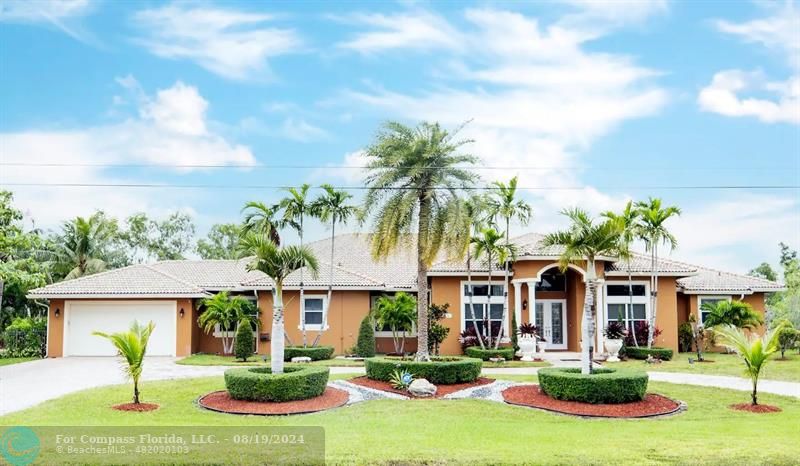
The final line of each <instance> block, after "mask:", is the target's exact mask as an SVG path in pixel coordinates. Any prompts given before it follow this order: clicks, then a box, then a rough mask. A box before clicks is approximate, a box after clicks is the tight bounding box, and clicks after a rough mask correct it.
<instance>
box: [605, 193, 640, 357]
mask: <svg viewBox="0 0 800 466" xmlns="http://www.w3.org/2000/svg"><path fill="white" fill-rule="evenodd" d="M603 217H605V218H607V219H609V220H611V221H615V222H620V223H622V233H621V234H620V248H622V249H625V250H626V251H628V254H626V257H627V259H625V268H626V269H628V307H627V308H626V309H625V321H626V322H631V313H632V312H633V273H632V271H631V257H632V255H631V254H630V251H631V246H633V242H634V241H636V238H638V237H639V236H641V235H640V234H639V212H638V210H636V209H635V208H634V204H633V201H628V203H627V204H625V208H624V209H623V210H622V213H620V214H616V213H614V212H611V211H607V212H604V213H603ZM628 331H630V333H631V335H632V336H633V344H634V346H636V347H637V348H638V347H639V341H638V339H637V338H636V332H635V331H634V328H633V327H632V326H629V327H628Z"/></svg>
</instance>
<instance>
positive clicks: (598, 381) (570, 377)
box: [538, 367, 648, 403]
mask: <svg viewBox="0 0 800 466" xmlns="http://www.w3.org/2000/svg"><path fill="white" fill-rule="evenodd" d="M538 376H539V385H540V387H541V389H542V391H543V392H544V393H545V394H547V395H549V396H550V397H552V398H555V399H557V400H566V401H580V402H584V403H629V402H632V401H641V400H643V399H644V395H645V392H646V391H647V380H648V377H647V373H646V372H644V371H637V370H630V369H607V368H601V369H595V370H594V371H593V373H592V374H589V375H584V374H581V370H580V369H578V368H562V367H559V368H554V367H551V368H545V369H540V370H539V372H538Z"/></svg>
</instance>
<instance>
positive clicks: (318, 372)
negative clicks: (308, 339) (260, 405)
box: [225, 364, 330, 402]
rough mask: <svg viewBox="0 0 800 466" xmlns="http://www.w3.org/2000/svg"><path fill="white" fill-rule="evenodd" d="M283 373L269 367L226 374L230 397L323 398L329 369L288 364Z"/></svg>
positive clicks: (280, 399)
mask: <svg viewBox="0 0 800 466" xmlns="http://www.w3.org/2000/svg"><path fill="white" fill-rule="evenodd" d="M283 370H284V372H283V373H282V374H273V373H272V369H271V368H269V367H238V368H234V369H228V370H227V371H225V387H226V388H227V389H228V393H229V394H230V396H231V398H233V399H235V400H249V401H273V402H281V401H293V400H305V399H308V398H314V397H315V396H320V395H322V393H323V392H325V385H326V384H327V383H328V374H329V373H330V369H329V368H327V367H324V366H313V365H308V364H304V365H297V366H293V365H286V366H285V367H284V369H283Z"/></svg>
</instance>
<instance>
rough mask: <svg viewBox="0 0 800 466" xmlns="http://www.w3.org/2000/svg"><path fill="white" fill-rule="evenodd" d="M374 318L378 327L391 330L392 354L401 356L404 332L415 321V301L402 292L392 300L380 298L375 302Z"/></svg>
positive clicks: (403, 346) (404, 338)
mask: <svg viewBox="0 0 800 466" xmlns="http://www.w3.org/2000/svg"><path fill="white" fill-rule="evenodd" d="M375 318H376V320H377V321H378V325H379V326H380V327H384V326H388V327H389V329H390V330H391V332H392V342H393V343H394V352H395V353H397V354H403V353H404V352H405V346H406V332H408V331H410V330H411V329H412V328H413V326H414V323H415V322H416V321H417V300H416V299H414V297H413V296H411V295H410V294H408V293H403V292H402V291H401V292H398V293H397V294H396V295H395V296H394V297H393V298H390V297H389V296H381V297H380V298H378V300H377V301H376V302H375ZM398 331H399V332H401V333H402V339H401V338H399V337H398V335H397V332H398ZM417 331H418V332H419V330H417Z"/></svg>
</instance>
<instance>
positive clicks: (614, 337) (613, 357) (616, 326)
mask: <svg viewBox="0 0 800 466" xmlns="http://www.w3.org/2000/svg"><path fill="white" fill-rule="evenodd" d="M627 333H628V331H627V330H626V329H625V325H624V324H623V323H622V322H619V321H614V322H609V323H608V325H606V328H605V330H603V335H604V336H605V337H606V351H608V359H607V361H609V362H618V361H619V357H618V355H619V350H621V349H622V340H623V338H625V335H626V334H627Z"/></svg>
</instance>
